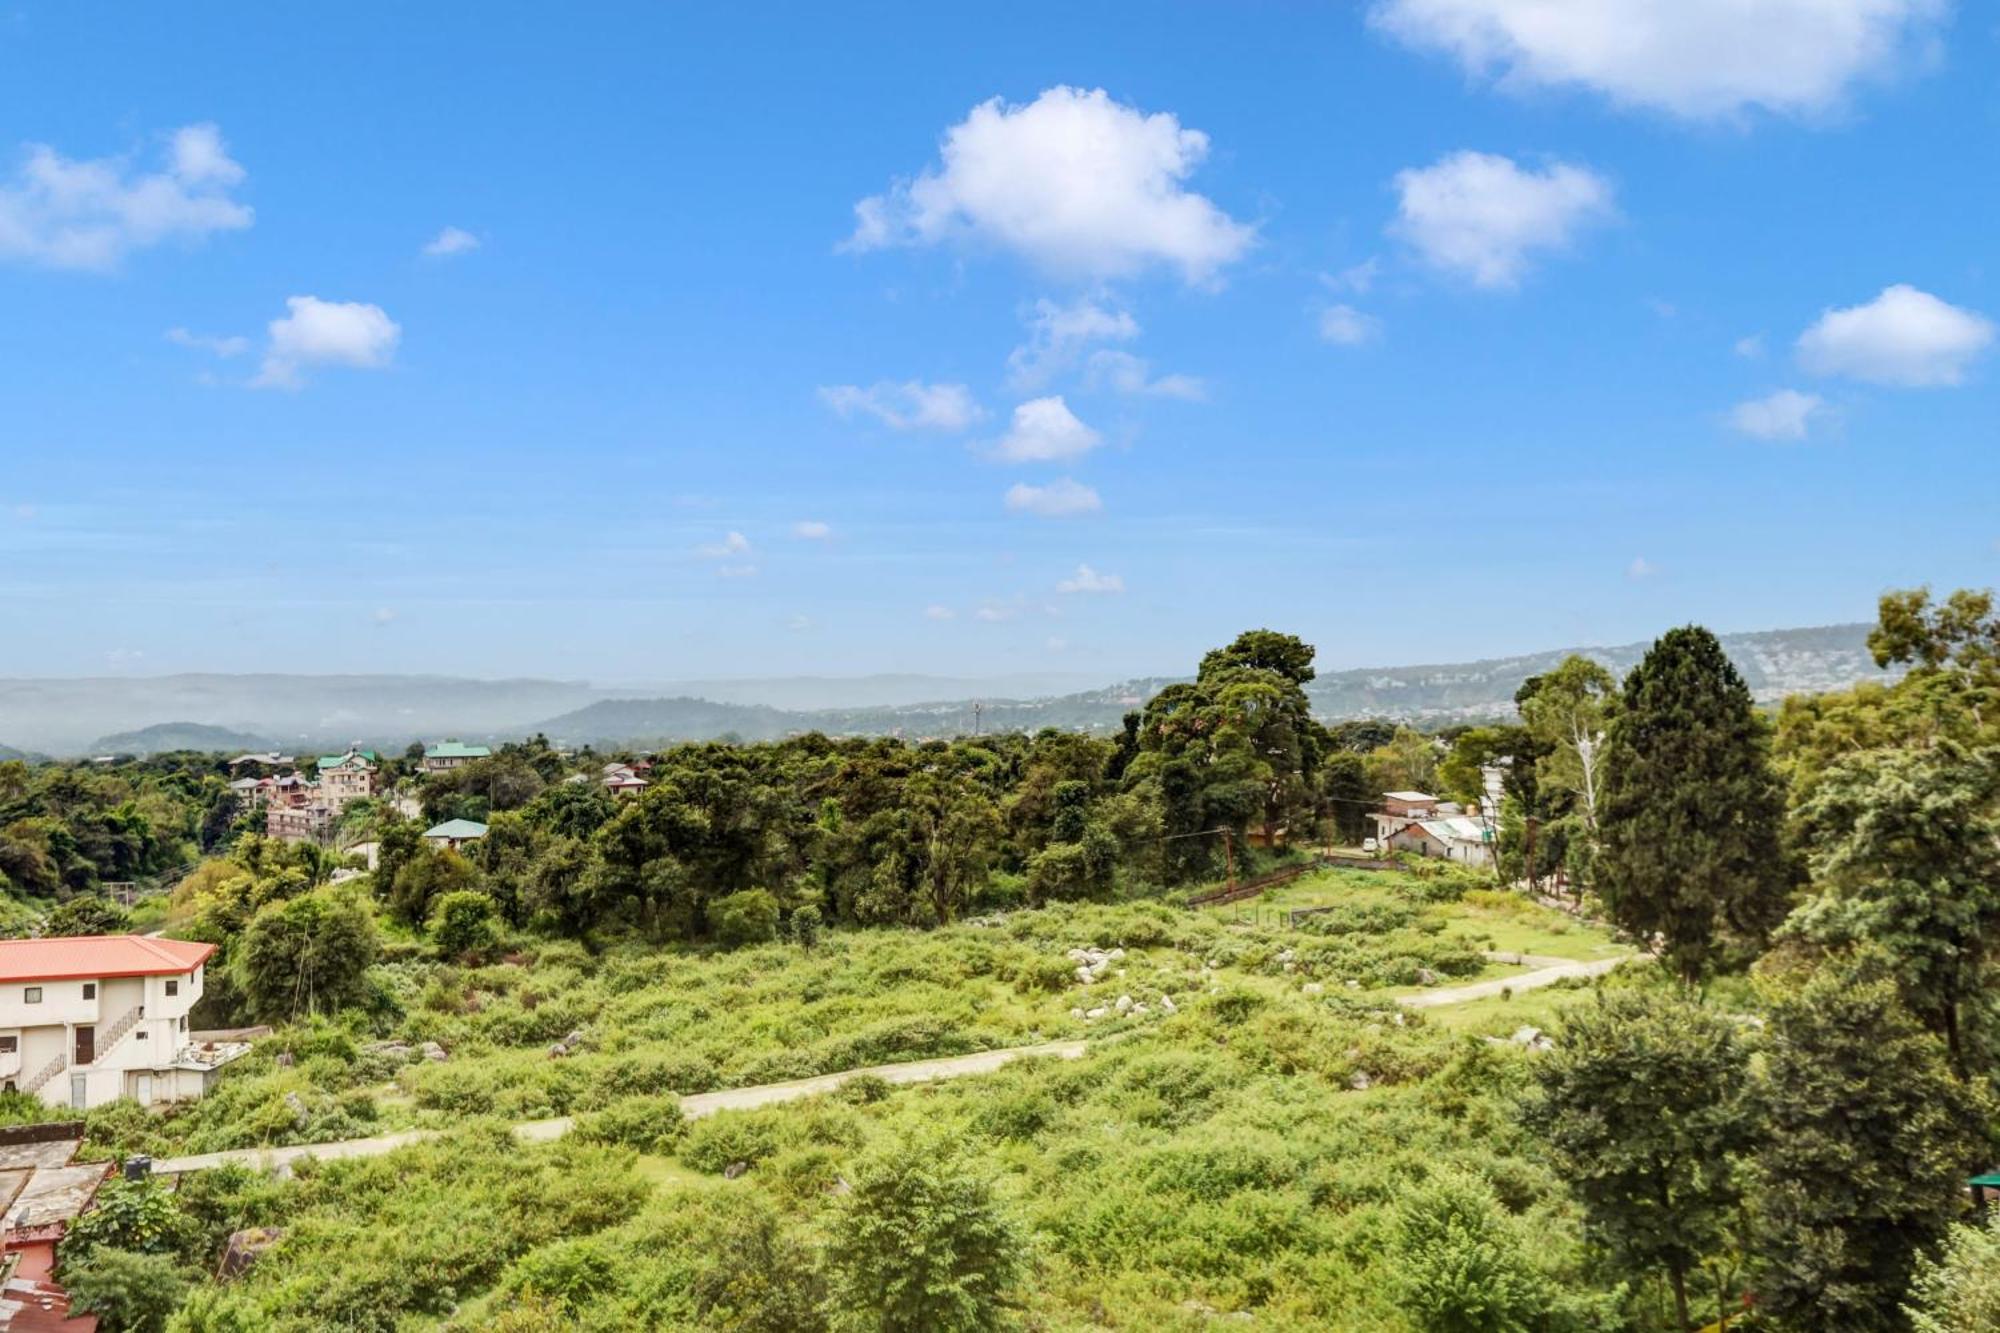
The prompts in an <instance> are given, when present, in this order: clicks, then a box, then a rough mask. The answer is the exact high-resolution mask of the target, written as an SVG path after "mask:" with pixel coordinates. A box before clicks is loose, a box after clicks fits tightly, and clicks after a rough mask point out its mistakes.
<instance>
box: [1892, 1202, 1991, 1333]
mask: <svg viewBox="0 0 2000 1333" xmlns="http://www.w3.org/2000/svg"><path fill="white" fill-rule="evenodd" d="M1903 1313H1905V1314H1907V1315H1909V1316H1910V1327H1911V1329H1912V1330H1913V1333H1980V1331H1981V1330H1985V1329H1994V1328H2000V1215H1995V1216H1992V1217H1988V1218H1987V1219H1986V1220H1985V1221H1984V1222H1983V1223H1981V1224H1979V1225H1977V1226H1971V1225H1964V1224H1961V1225H1957V1226H1954V1227H1952V1229H1951V1231H1950V1232H1949V1234H1948V1236H1947V1238H1946V1240H1945V1246H1944V1254H1943V1255H1942V1256H1941V1257H1940V1258H1939V1259H1937V1260H1935V1261H1933V1260H1931V1259H1930V1258H1928V1257H1919V1258H1918V1260H1917V1273H1916V1277H1915V1279H1914V1280H1913V1281H1912V1282H1911V1283H1910V1303H1909V1304H1908V1305H1906V1306H1904V1307H1903Z"/></svg>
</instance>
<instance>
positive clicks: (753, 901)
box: [708, 889, 778, 949]
mask: <svg viewBox="0 0 2000 1333" xmlns="http://www.w3.org/2000/svg"><path fill="white" fill-rule="evenodd" d="M708 925H709V929H710V930H712V931H714V932H715V940H716V943H718V944H720V945H722V946H723V947H724V948H729V949H738V948H741V947H742V946H744V945H746V944H768V943H769V942H770V941H772V940H775V939H777V938H778V900H777V898H776V897H775V896H773V895H772V893H771V891H770V890H768V889H745V890H743V891H742V892H741V893H731V894H726V895H724V896H723V897H720V898H717V899H716V900H715V901H714V902H712V903H710V904H709V905H708Z"/></svg>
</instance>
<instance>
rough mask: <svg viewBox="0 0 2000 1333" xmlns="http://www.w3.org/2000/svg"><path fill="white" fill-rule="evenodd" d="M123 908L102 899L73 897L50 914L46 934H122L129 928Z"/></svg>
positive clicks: (129, 922) (46, 924)
mask: <svg viewBox="0 0 2000 1333" xmlns="http://www.w3.org/2000/svg"><path fill="white" fill-rule="evenodd" d="M130 926H131V918H130V917H129V916H127V915H126V912H125V909H124V908H122V907H120V906H119V905H118V904H116V903H114V902H111V901H109V900H108V899H104V898H72V899H70V900H69V901H68V902H66V903H64V904H62V905H61V906H60V907H58V908H56V910H55V911H53V912H50V913H49V919H48V921H47V922H46V923H45V924H44V925H43V927H42V933H43V934H45V935H122V934H124V933H125V932H126V930H128V929H130Z"/></svg>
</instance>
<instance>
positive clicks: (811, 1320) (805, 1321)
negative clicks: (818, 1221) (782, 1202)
mask: <svg viewBox="0 0 2000 1333" xmlns="http://www.w3.org/2000/svg"><path fill="white" fill-rule="evenodd" d="M708 1251H709V1257H708V1259H707V1261H706V1262H705V1263H703V1265H702V1266H701V1268H700V1269H699V1270H698V1271H697V1272H696V1274H695V1279H694V1287H693V1296H694V1308H695V1313H696V1314H697V1315H699V1316H700V1317H701V1326H702V1327H704V1328H726V1329H731V1330H734V1331H735V1333H816V1330H819V1329H823V1328H825V1327H826V1316H825V1315H824V1314H823V1313H822V1303H823V1301H824V1299H825V1294H826V1280H825V1278H824V1277H823V1276H822V1275H821V1273H820V1267H819V1259H818V1256H817V1255H815V1254H814V1253H813V1251H812V1249H811V1247H810V1246H808V1245H806V1244H805V1243H804V1242H802V1241H801V1240H799V1239H798V1237H796V1236H795V1235H793V1234H792V1233H791V1232H789V1231H787V1230H786V1228H785V1225H784V1219H783V1218H781V1217H780V1216H779V1215H778V1213H777V1210H776V1209H775V1208H773V1207H772V1206H771V1205H770V1204H769V1203H768V1202H766V1201H765V1200H763V1199H761V1198H758V1197H757V1196H755V1195H750V1196H747V1197H745V1198H742V1199H732V1200H731V1201H730V1203H729V1205H728V1211H727V1213H726V1214H725V1216H724V1217H723V1218H722V1219H721V1220H720V1222H719V1224H718V1225H717V1226H716V1227H715V1229H714V1231H713V1233H712V1239H711V1240H710V1242H709V1245H708Z"/></svg>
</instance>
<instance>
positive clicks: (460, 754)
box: [424, 741, 493, 759]
mask: <svg viewBox="0 0 2000 1333" xmlns="http://www.w3.org/2000/svg"><path fill="white" fill-rule="evenodd" d="M492 753H493V751H491V750H489V749H487V748H486V747H485V746H483V745H462V744H460V743H459V742H457V741H439V742H438V743H437V744H436V745H427V746H425V747H424V758H426V759H484V758H486V757H487V756H488V755H490V754H492Z"/></svg>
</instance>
